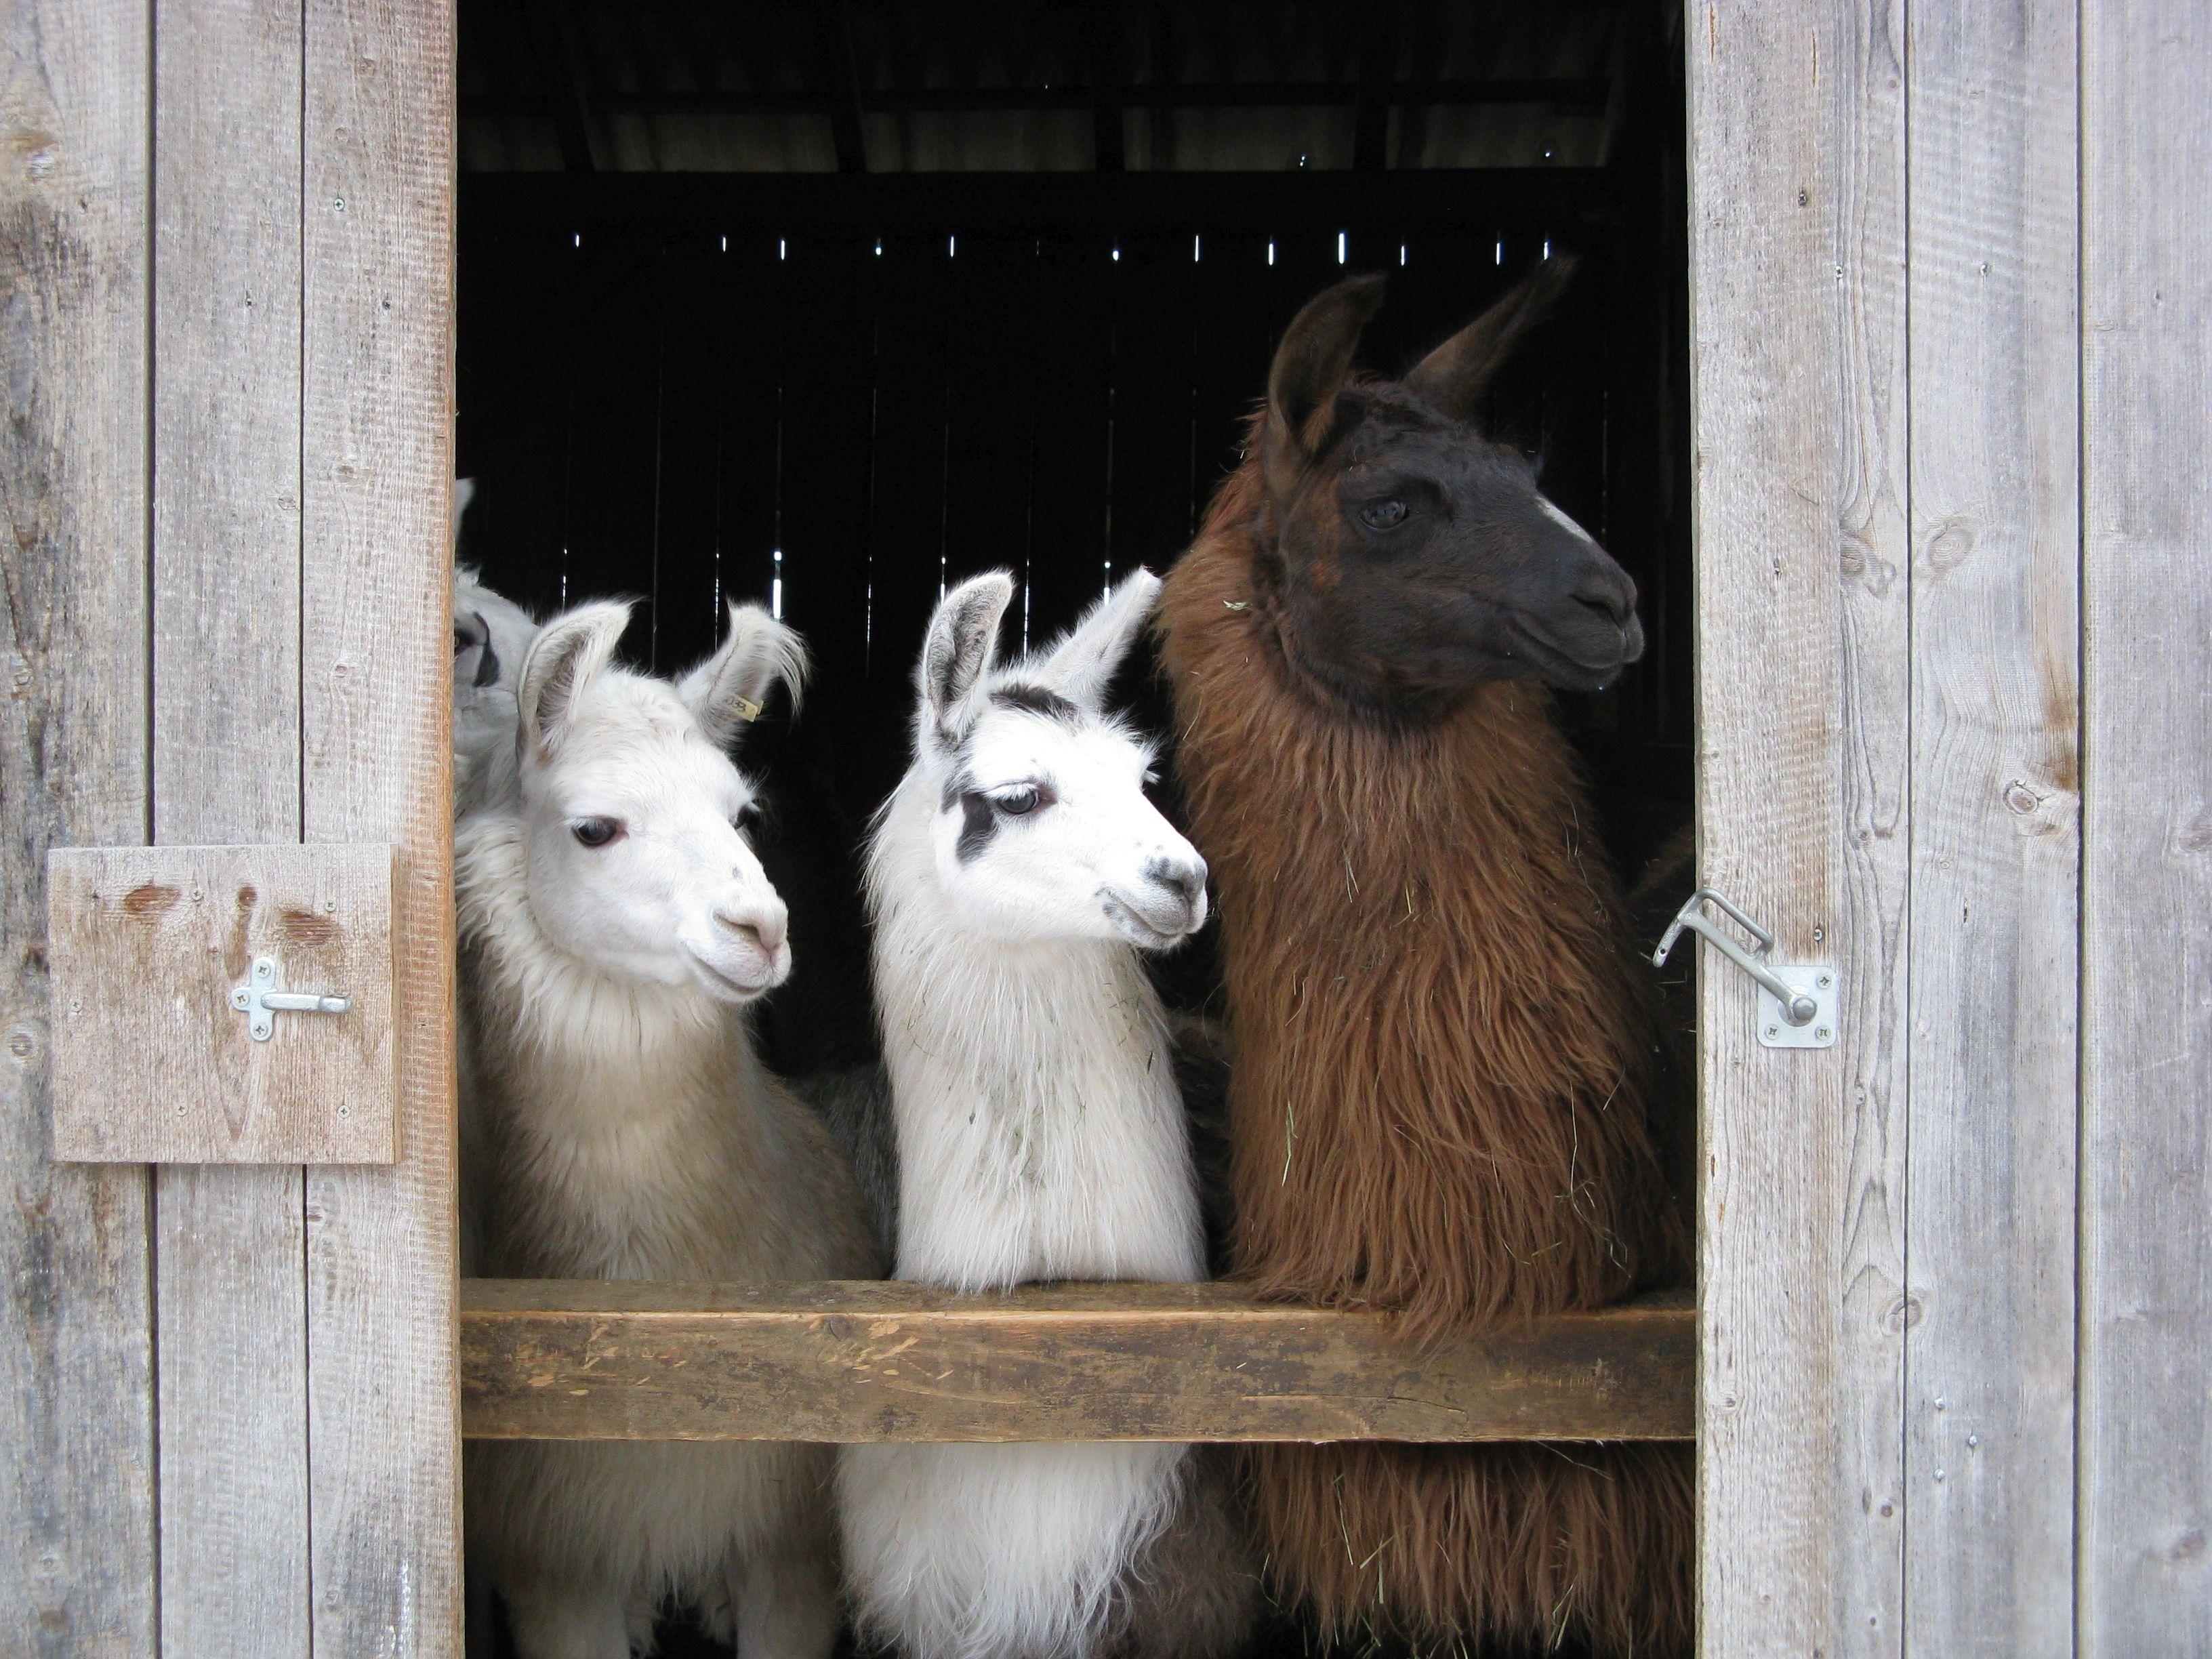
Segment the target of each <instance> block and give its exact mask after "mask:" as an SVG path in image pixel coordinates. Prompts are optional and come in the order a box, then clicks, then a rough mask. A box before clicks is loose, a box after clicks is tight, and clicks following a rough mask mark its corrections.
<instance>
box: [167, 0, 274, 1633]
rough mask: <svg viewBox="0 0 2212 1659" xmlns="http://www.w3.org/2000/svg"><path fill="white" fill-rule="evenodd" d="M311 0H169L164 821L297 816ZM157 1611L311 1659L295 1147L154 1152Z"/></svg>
mask: <svg viewBox="0 0 2212 1659" xmlns="http://www.w3.org/2000/svg"><path fill="white" fill-rule="evenodd" d="M300 50H301V40H300V15H299V8H298V4H297V0H218V3H212V4H208V3H185V0H155V10H154V63H155V71H154V73H155V88H154V110H155V143H154V165H155V191H154V218H155V227H154V232H155V234H154V422H155V429H154V442H153V451H154V499H153V524H154V549H153V568H154V611H153V635H154V688H153V705H154V744H153V760H154V839H155V841H156V842H168V843H188V844H190V843H210V842H257V841H258V842H296V841H297V840H298V839H299V838H300V746H299V745H300V653H299V636H300V519H299V510H300V185H301V178H300ZM156 1183H157V1184H156V1190H155V1216H156V1228H157V1235H158V1246H157V1251H158V1254H157V1261H158V1275H157V1283H156V1285H155V1294H156V1310H157V1322H158V1325H159V1336H158V1343H157V1347H156V1353H157V1356H158V1363H159V1369H160V1392H161V1407H160V1412H161V1416H160V1422H161V1443H160V1445H161V1470H160V1488H161V1636H162V1648H163V1650H164V1652H166V1653H172V1654H191V1655H192V1656H193V1659H231V1656H235V1659H306V1656H307V1652H308V1640H307V1607H308V1580H307V1319H306V1299H307V1286H306V1255H305V1251H306V1220H305V1216H304V1213H303V1208H304V1202H305V1195H304V1190H303V1184H302V1180H301V1171H300V1170H299V1169H298V1168H296V1167H292V1168H283V1167H276V1168H239V1169H224V1168H216V1167H191V1166H176V1167H168V1168H164V1169H162V1170H160V1172H159V1174H158V1175H157V1176H156Z"/></svg>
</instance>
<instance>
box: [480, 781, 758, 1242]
mask: <svg viewBox="0 0 2212 1659" xmlns="http://www.w3.org/2000/svg"><path fill="white" fill-rule="evenodd" d="M454 854H455V856H454V865H455V877H456V890H457V892H458V895H459V935H460V944H461V949H462V951H463V952H464V953H465V956H466V957H467V959H468V968H469V971H468V972H466V973H465V975H463V987H464V1011H463V1012H464V1020H463V1029H464V1031H465V1036H466V1049H465V1083H466V1085H467V1086H466V1089H465V1097H466V1103H467V1107H468V1113H467V1116H466V1118H465V1124H464V1146H465V1151H466V1152H467V1153H468V1154H469V1157H468V1163H469V1166H470V1167H469V1171H468V1174H469V1179H470V1182H471V1186H472V1187H473V1188H475V1189H476V1190H475V1194H474V1196H475V1197H476V1198H477V1200H478V1203H479V1206H480V1214H481V1216H482V1225H483V1252H484V1259H483V1265H482V1266H481V1267H480V1269H479V1270H480V1271H483V1272H486V1273H512V1274H526V1275H561V1276H570V1277H579V1278H605V1279H641V1278H675V1277H694V1278H696V1277H707V1278H731V1277H758V1276H767V1275H768V1274H769V1263H768V1262H767V1261H765V1260H761V1261H756V1260H755V1259H754V1256H755V1255H757V1249H758V1247H757V1245H755V1244H753V1243H752V1242H751V1241H750V1239H749V1237H748V1235H747V1231H746V1230H745V1229H744V1227H741V1226H739V1225H737V1224H736V1222H735V1220H734V1219H733V1218H736V1217H741V1216H744V1215H746V1214H749V1213H759V1212H761V1209H762V1200H764V1199H766V1198H769V1197H771V1196H773V1195H774V1194H773V1193H772V1191H771V1188H772V1187H773V1183H774V1182H775V1178H776V1177H775V1175H774V1171H775V1170H777V1169H778V1168H779V1167H781V1165H782V1164H783V1163H784V1161H785V1158H786V1157H787V1149H785V1148H783V1147H782V1146H781V1133H780V1129H779V1123H778V1115H776V1114H773V1113H767V1112H763V1110H762V1109H761V1102H762V1099H763V1092H764V1091H767V1090H769V1089H770V1088H773V1087H775V1085H774V1083H773V1082H772V1080H771V1079H769V1076H768V1073H767V1072H766V1070H765V1068H764V1067H763V1066H762V1064H761V1061H760V1059H759V1056H758V1055H757V1054H755V1052H754V1050H753V1046H752V1042H751V1041H750V1036H749V1034H748V1033H747V1031H746V1030H745V1027H744V1019H743V1017H742V1015H741V1014H740V1013H739V1012H738V1011H737V1010H735V1009H732V1008H730V1007H727V1006H724V1005H722V1004H720V1003H718V1002H716V1001H714V1000H713V999H712V998H710V997H708V996H707V995H706V994H703V993H702V992H697V991H693V990H690V989H688V988H684V987H662V986H647V985H641V984H639V983H637V982H636V981H633V980H629V979H626V978H620V977H617V976H615V975H611V974H607V973H603V972H601V971H600V970H599V969H597V968H595V967H594V966H593V965H592V964H591V963H586V962H583V961H580V960H579V959H578V958H576V957H573V956H570V955H568V953H566V952H565V951H562V950H560V949H559V948H558V947H556V946H555V945H552V944H551V943H550V941H548V940H547V939H545V937H544V933H542V932H541V931H540V930H539V928H538V925H537V922H536V920H535V918H534V917H533V916H532V914H531V910H530V906H529V902H528V890H527V884H526V873H525V857H524V845H523V835H522V828H521V825H520V822H519V821H518V820H517V819H516V818H515V817H513V816H511V815H507V814H487V815H485V816H483V817H477V818H471V819H469V820H466V821H465V822H464V823H463V824H462V826H461V827H460V828H459V829H458V830H457V831H456V833H455V837H454Z"/></svg>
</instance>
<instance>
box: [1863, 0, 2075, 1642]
mask: <svg viewBox="0 0 2212 1659" xmlns="http://www.w3.org/2000/svg"><path fill="white" fill-rule="evenodd" d="M1910 37H1911V48H1910V57H1909V61H1908V66H1907V77H1906V86H1905V102H1906V118H1907V125H1908V128H1909V132H1910V150H1911V165H1910V169H1909V172H1910V188H1909V197H1910V199H1909V204H1908V217H1909V222H1910V227H1911V229H1910V235H1909V239H1908V246H1907V257H1908V259H1909V261H1910V265H1911V357H1912V407H1911V448H1912V474H1911V505H1912V574H1911V595H1912V716H1911V733H1912V834H1911V847H1912V944H1911V983H1912V1006H1913V1019H1912V1031H1911V1075H1912V1109H1911V1123H1910V1132H1909V1134H1908V1141H1909V1145H1910V1153H1909V1157H1908V1159H1907V1168H1906V1191H1905V1217H1906V1224H1907V1225H1906V1239H1905V1270H1906V1275H1907V1279H1908V1283H1909V1284H1910V1285H1911V1306H1912V1309H1913V1317H1912V1319H1911V1322H1910V1326H1909V1329H1908V1333H1907V1335H1906V1338H1905V1500H1906V1534H1907V1540H1908V1546H1907V1549H1908V1554H1907V1561H1906V1590H1905V1642H1906V1644H1907V1646H1908V1649H1909V1650H1911V1651H1912V1652H1914V1653H1919V1654H1944V1655H1947V1656H1968V1655H1986V1656H1989V1659H2033V1656H2039V1655H2057V1654H2064V1653H2068V1652H2070V1651H2071V1650H2072V1645H2073V1628H2072V1625H2073V1620H2072V1613H2071V1604H2072V1601H2073V1564H2074V1537H2073V1519H2074V1501H2073V1498H2074V1492H2073V1486H2074V1477H2073V1468H2074V1432H2073V1431H2074V1274H2073V1271H2072V1269H2073V1261H2074V1179H2075V1168H2074V1147H2075V1060H2076V1050H2075V996H2076V964H2077V955H2076V940H2077V921H2078V917H2077V904H2076V895H2077V884H2078V878H2079V866H2080V840H2079V833H2078V824H2079V817H2080V814H2079V811H2078V810H2077V805H2076V803H2077V799H2078V796H2077V789H2078V785H2079V777H2078V773H2079V759H2078V757H2079V725H2080V710H2079V701H2080V700H2079V696H2078V691H2077V673H2076V664H2077V659H2078V633H2079V620H2078V611H2077V605H2076V593H2077V589H2078V586H2079V583H2080V578H2081V558H2080V546H2081V538H2080V534H2079V529H2078V524H2077V518H2076V505H2077V501H2078V498H2079V492H2078V489H2077V482H2078V480H2077V470H2076V466H2075V458H2076V446H2077V444H2078V441H2079V435H2080V431H2081V426H2080V416H2079V411H2078V409H2077V406H2076V405H2077V399H2076V397H2075V385H2076V362H2077V354H2078V343H2079V338H2080V336H2079V332H2078V329H2077V325H2076V319H2075V267H2076V260H2075V240H2074V214H2075V203H2076V200H2077V197H2076V193H2075V83H2074V72H2075V9H2074V7H2073V5H2072V4H2071V3H2070V0H2016V3H2008V4H2005V5H1998V6H1948V5H1937V4H1915V5H1914V6H1913V7H1912V9H1911V29H1910Z"/></svg>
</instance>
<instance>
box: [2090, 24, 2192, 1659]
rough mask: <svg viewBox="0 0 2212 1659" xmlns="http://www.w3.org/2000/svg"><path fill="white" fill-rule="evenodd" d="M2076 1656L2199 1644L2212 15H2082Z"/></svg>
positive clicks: (2100, 1657) (2178, 1649)
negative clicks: (2078, 1600)
mask: <svg viewBox="0 0 2212 1659" xmlns="http://www.w3.org/2000/svg"><path fill="white" fill-rule="evenodd" d="M2081 398H2082V407H2081V468H2082V476H2081V497H2082V504H2081V520H2082V532H2083V555H2084V556H2083V568H2082V589H2081V611H2082V616H2081V623H2082V630H2081V631H2082V694H2083V704H2082V757H2083V766H2082V800H2083V809H2082V810H2083V817H2082V827H2081V847H2082V854H2081V856H2082V883H2081V903H2082V934H2081V957H2082V974H2083V984H2082V998H2081V1112H2082V1119H2083V1123H2082V1135H2081V1164H2082V1168H2081V1245H2082V1249H2081V1280H2080V1284H2081V1407H2080V1417H2079V1420H2078V1433H2079V1436H2080V1449H2081V1485H2080V1489H2079V1490H2080V1501H2081V1516H2080V1522H2079V1533H2078V1536H2079V1538H2080V1541H2081V1561H2080V1565H2079V1569H2078V1571H2079V1580H2080V1584H2081V1607H2080V1610H2079V1613H2078V1615H2077V1617H2078V1629H2079V1632H2080V1651H2081V1654H2082V1655H2083V1656H2084V1659H2123V1656H2131V1655H2136V1654H2151V1653H2158V1654H2168V1653H2172V1654H2179V1653H2204V1652H2208V1651H2212V1542H2208V1541H2212V1411H2208V1410H2207V1407H2206V1385H2205V1370H2206V1356H2207V1355H2208V1354H2212V1227H2208V1224H2207V1218H2208V1217H2212V1144H2208V1142H2212V1112H2208V1110H2207V1105H2206V1103H2207V1102H2208V1101H2212V776H2208V769H2212V471H2207V468H2206V465H2205V459H2204V458H2205V456H2206V455H2207V454H2208V453H2212V5H2208V4H2206V3H2205V0H2167V3H2163V4H2137V5H2119V4H2115V3H2112V0H2093V3H2090V4H2088V5H2086V6H2085V7H2084V8H2083V9H2082V13H2081Z"/></svg>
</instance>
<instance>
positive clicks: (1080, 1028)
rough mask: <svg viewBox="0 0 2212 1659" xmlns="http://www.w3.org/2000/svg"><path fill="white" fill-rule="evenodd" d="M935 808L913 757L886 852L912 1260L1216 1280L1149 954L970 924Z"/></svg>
mask: <svg viewBox="0 0 2212 1659" xmlns="http://www.w3.org/2000/svg"><path fill="white" fill-rule="evenodd" d="M933 807H934V800H933V790H932V788H931V787H929V786H927V784H926V783H925V782H924V781H922V780H921V778H920V777H918V776H917V775H915V774H912V773H909V774H908V777H907V779H906V781H904V782H903V783H902V785H901V786H900V788H899V791H898V793H897V794H896V795H895V796H894V797H893V799H892V800H891V802H890V805H889V806H888V807H887V809H886V811H885V815H884V823H883V824H882V827H881V828H880V829H879V830H878V834H877V837H876V840H875V842H874V844H873V846H872V849H871V854H870V868H869V890H870V908H871V910H872V914H873V916H874V921H875V924H876V936H875V965H876V994H877V1000H878V1005H879V1006H878V1014H879V1017H880V1018H881V1020H882V1022H883V1030H884V1061H885V1064H886V1066H887V1067H888V1069H889V1071H890V1080H891V1101H892V1113H893V1116H894V1119H895V1121H896V1125H897V1132H898V1147H899V1240H898V1276H899V1277H900V1278H902V1279H921V1280H926V1281H928V1282H931V1283H935V1284H942V1285H953V1286H957V1287H958V1288H961V1289H965V1290H974V1289H981V1288H985V1287H989V1286H1000V1285H1015V1284H1020V1283H1023V1282H1024V1281H1028V1280H1034V1279H1201V1278H1203V1277H1205V1265H1204V1263H1205V1257H1204V1249H1203V1246H1202V1243H1201V1241H1200V1226H1199V1218H1198V1203H1197V1197H1196V1193H1195V1188H1194V1180H1193V1176H1192V1172H1191V1164H1190V1152H1189V1144H1188V1133H1187V1131H1186V1129H1185V1127H1184V1122H1183V1116H1182V1099H1181V1097H1180V1096H1179V1094H1178V1093H1177V1091H1176V1082H1175V1071H1174V1066H1173V1063H1172V1056H1171V1054H1170V1048H1169V1044H1168V1040H1167V1036H1166V1032H1165V1030H1164V1026H1163V1024H1162V1021H1161V1018H1160V1011H1159V1005H1158V999H1157V998H1156V997H1155V995H1154V994H1153V992H1152V987H1151V985H1150V983H1149V982H1148V981H1147V980H1146V976H1145V972H1144V969H1143V966H1142V964H1141V963H1139V961H1138V959H1137V955H1136V952H1135V951H1133V950H1131V949H1130V948H1129V947H1128V946H1127V945H1118V944H1113V943H1109V942H1106V941H1103V940H1101V941H1094V940H1062V941H1050V942H1044V943H1009V942H1007V941H1004V940H1000V939H989V938H986V937H982V936H980V935H978V934H976V933H973V932H971V931H970V930H969V929H968V928H967V927H965V926H964V925H963V923H962V922H961V921H959V920H958V918H957V916H956V915H954V914H953V912H952V910H951V907H950V905H949V904H948V903H947V902H946V901H945V896H944V893H943V890H942V889H941V888H940V887H939V884H938V881H937V878H936V873H935V867H934V865H933V861H932V859H931V856H930V852H929V848H928V840H927V836H928V825H929V822H930V817H931V815H932V812H933Z"/></svg>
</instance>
